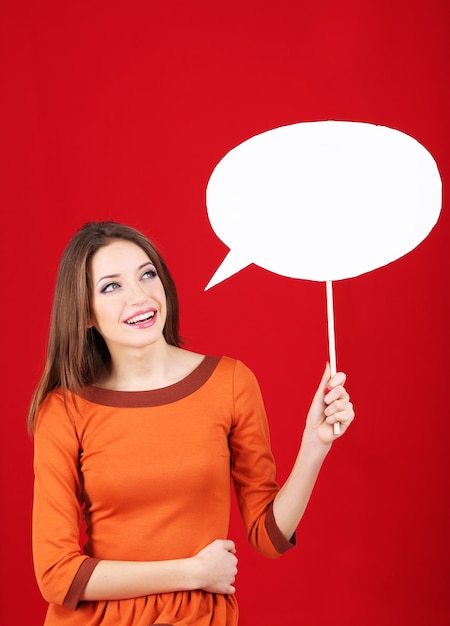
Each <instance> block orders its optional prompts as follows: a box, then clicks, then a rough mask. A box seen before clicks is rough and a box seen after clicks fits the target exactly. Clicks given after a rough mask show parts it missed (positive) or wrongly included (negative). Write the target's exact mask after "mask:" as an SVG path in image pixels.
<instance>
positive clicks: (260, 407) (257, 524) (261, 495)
mask: <svg viewBox="0 0 450 626" xmlns="http://www.w3.org/2000/svg"><path fill="white" fill-rule="evenodd" d="M233 396H234V418H233V425H232V428H231V432H230V437H229V440H230V449H231V458H232V465H231V472H232V477H233V482H234V486H235V490H236V496H237V500H238V504H239V508H240V511H241V515H242V519H243V521H244V525H245V528H246V531H247V536H248V539H249V541H250V543H251V545H252V546H253V547H254V548H255V549H256V550H257V551H258V552H260V553H261V554H263V555H264V556H267V557H269V558H276V557H278V556H279V555H280V554H283V553H284V552H286V551H287V550H289V549H290V548H292V547H294V545H295V535H293V537H291V539H290V541H288V540H287V539H286V538H285V536H284V535H283V534H282V532H281V531H280V529H279V528H278V526H277V524H276V521H275V518H274V514H273V500H274V498H275V496H276V494H277V493H278V491H279V486H278V484H277V482H276V479H275V461H274V458H273V454H272V450H271V447H270V434H269V426H268V423H267V417H266V411H265V408H264V402H263V399H262V395H261V391H260V388H259V384H258V381H257V380H256V377H255V375H254V374H253V373H252V372H251V370H250V369H249V368H247V367H246V366H245V365H244V364H243V363H241V362H240V361H236V366H235V370H234V377H233Z"/></svg>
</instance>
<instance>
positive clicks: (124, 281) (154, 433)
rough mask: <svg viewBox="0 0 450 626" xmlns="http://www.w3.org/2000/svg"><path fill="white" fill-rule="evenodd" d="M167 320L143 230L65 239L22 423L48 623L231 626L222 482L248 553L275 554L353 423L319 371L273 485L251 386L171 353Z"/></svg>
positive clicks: (212, 361)
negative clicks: (291, 456) (297, 442)
mask: <svg viewBox="0 0 450 626" xmlns="http://www.w3.org/2000/svg"><path fill="white" fill-rule="evenodd" d="M178 316H179V315H178V301H177V295H176V289H175V285H174V283H173V280H172V278H171V276H170V273H169V271H168V269H167V267H166V265H165V263H164V261H163V259H162V258H161V256H160V254H159V253H158V251H157V250H156V249H155V247H154V246H153V245H152V243H151V242H150V241H149V240H148V239H147V238H146V237H145V236H144V235H143V234H141V233H140V232H138V231H136V230H135V229H133V228H130V227H129V226H126V225H122V224H117V223H114V222H92V223H88V224H86V225H85V226H84V227H82V228H81V229H80V230H79V231H78V232H77V233H76V234H75V236H74V237H73V239H72V240H71V241H70V242H69V244H68V246H67V248H66V250H65V252H64V254H63V256H62V259H61V264H60V267H59V272H58V278H57V283H56V289H55V297H54V304H53V311H52V319H51V325H50V335H49V346H48V356H47V362H46V366H45V370H44V373H43V376H42V378H41V381H40V383H39V385H38V387H37V389H36V392H35V394H34V398H33V402H32V405H31V408H30V413H29V427H30V429H31V431H32V432H34V437H35V493H34V508H33V550H34V562H35V570H36V576H37V580H38V584H39V587H40V589H41V592H42V594H43V596H44V597H45V598H46V600H47V601H48V602H49V607H48V611H47V617H46V621H45V625H46V626H53V625H58V626H61V625H65V624H67V625H71V626H75V625H80V626H97V625H100V624H101V625H102V626H105V625H111V626H122V625H123V626H149V625H150V624H159V625H160V626H161V625H163V624H165V625H166V626H167V625H170V626H175V625H179V626H181V625H183V626H187V625H192V626H194V625H195V626H235V625H236V624H237V615H238V611H237V603H236V599H235V596H234V592H235V586H234V584H235V577H236V573H237V558H236V556H235V546H234V543H233V541H231V540H229V539H228V538H227V533H228V523H229V513H230V482H231V480H232V482H233V483H234V488H235V490H236V494H237V499H238V503H239V507H240V511H241V514H242V518H243V522H244V525H245V527H246V530H247V534H248V538H249V541H250V542H251V544H252V545H253V546H254V548H255V549H256V550H258V551H259V552H261V553H262V554H264V555H266V556H267V557H269V558H275V557H277V556H278V555H280V554H282V553H283V552H285V551H286V550H288V549H290V548H291V547H292V546H293V545H294V544H295V530H296V527H297V525H298V523H299V521H300V519H301V517H302V515H303V512H304V510H305V508H306V505H307V503H308V499H309V497H310V494H311V491H312V489H313V486H314V483H315V480H316V478H317V475H318V472H319V470H320V467H321V464H322V462H323V460H324V458H325V456H326V455H327V453H328V451H329V449H330V447H331V444H332V442H333V440H334V439H336V438H337V436H336V435H334V434H333V424H334V423H335V422H336V421H339V422H340V424H341V429H340V432H341V435H340V436H342V434H344V433H345V431H346V430H347V428H348V426H349V425H350V423H351V422H352V420H353V417H354V413H353V408H352V404H351V402H350V399H349V396H348V394H347V392H346V390H345V388H344V386H343V385H344V382H345V375H344V374H343V373H337V374H336V375H335V376H333V377H332V378H330V374H329V370H328V368H327V369H326V370H325V372H324V374H323V377H322V380H321V382H320V385H319V388H318V390H317V392H316V394H315V396H314V399H313V401H312V404H311V408H310V410H309V413H308V416H307V419H306V425H305V429H304V434H303V439H302V443H301V446H300V451H299V453H298V457H297V459H296V461H295V464H294V467H293V469H292V472H291V474H290V476H289V478H288V480H287V482H286V483H285V485H284V486H283V487H282V488H280V487H279V486H278V484H277V483H276V480H275V465H274V460H273V457H272V453H271V450H270V443H269V432H268V426H267V420H266V415H265V410H264V405H263V401H262V398H261V393H260V390H259V386H258V383H257V381H256V379H255V376H254V375H253V374H252V372H251V371H250V370H249V369H248V368H247V367H246V366H245V365H243V363H241V362H240V361H237V360H234V359H231V358H229V357H220V358H216V357H212V356H204V355H201V354H196V353H194V352H190V351H188V350H185V349H183V348H181V347H180V338H179V334H178ZM230 478H231V480H230ZM82 516H84V518H85V523H86V531H85V533H86V536H87V543H86V546H85V547H84V549H81V548H80V523H81V518H82Z"/></svg>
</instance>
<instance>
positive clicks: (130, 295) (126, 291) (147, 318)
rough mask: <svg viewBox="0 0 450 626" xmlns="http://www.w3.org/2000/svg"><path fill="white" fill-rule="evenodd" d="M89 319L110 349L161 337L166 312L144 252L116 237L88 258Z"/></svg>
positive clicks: (157, 280) (159, 284) (140, 344)
mask: <svg viewBox="0 0 450 626" xmlns="http://www.w3.org/2000/svg"><path fill="white" fill-rule="evenodd" d="M90 271H91V279H92V293H91V313H92V319H91V323H92V325H93V326H95V328H96V329H97V330H98V332H99V333H100V334H101V335H102V337H103V339H104V340H105V342H106V344H107V346H108V348H109V350H110V352H111V353H113V352H114V349H115V348H117V347H143V346H147V345H150V344H152V343H155V342H157V341H160V340H163V341H164V338H163V329H164V324H165V322H166V316H167V304H166V295H165V292H164V287H163V284H162V282H161V279H160V278H159V276H158V274H157V272H156V269H155V266H154V265H153V263H152V262H151V260H150V259H149V257H148V256H147V254H146V253H145V252H144V250H142V248H140V247H139V246H137V245H136V244H134V243H132V242H131V241H125V240H117V241H114V242H112V243H110V244H108V245H107V246H104V247H103V248H100V249H99V250H97V252H96V253H95V254H94V255H93V257H92V259H91V266H90Z"/></svg>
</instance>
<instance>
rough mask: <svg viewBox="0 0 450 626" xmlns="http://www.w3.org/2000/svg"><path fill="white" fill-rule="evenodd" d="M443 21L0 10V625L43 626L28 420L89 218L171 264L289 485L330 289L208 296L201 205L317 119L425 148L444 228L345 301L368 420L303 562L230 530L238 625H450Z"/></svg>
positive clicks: (278, 283)
mask: <svg viewBox="0 0 450 626" xmlns="http://www.w3.org/2000/svg"><path fill="white" fill-rule="evenodd" d="M449 7H450V5H449V4H448V2H447V1H446V0H396V1H394V2H393V1H392V0H365V1H364V2H361V1H360V0H341V2H335V1H334V0H315V1H314V2H312V1H311V2H304V1H301V0H277V1H274V0H273V1H270V0H239V1H238V0H227V1H226V2H225V1H221V0H218V1H216V2H211V1H209V2H208V1H206V0H204V1H200V0H191V1H190V2H182V1H180V0H174V1H172V2H164V1H163V2H151V1H150V0H145V1H144V0H137V1H130V2H117V1H113V0H109V1H108V2H106V1H101V2H100V1H97V2H96V1H93V2H85V1H84V0H83V1H77V2H60V1H57V0H47V1H46V0H39V1H36V2H31V1H28V2H27V1H25V0H3V2H2V5H1V9H0V10H1V16H0V18H1V19H0V46H1V58H0V63H1V75H0V81H1V82H0V84H1V85H2V87H3V96H2V98H1V103H0V107H1V112H2V115H1V118H0V128H1V135H2V136H3V139H1V141H0V155H1V157H0V158H1V159H2V161H3V163H2V167H1V169H0V176H1V183H0V194H1V203H2V233H3V242H2V246H1V255H2V264H1V268H2V273H3V275H2V293H3V295H2V307H1V308H2V314H3V324H2V329H3V337H2V348H3V349H2V356H3V365H4V367H5V368H6V376H4V378H3V382H4V390H3V393H2V417H1V422H0V428H1V433H0V435H1V437H0V445H1V447H2V450H1V456H0V464H1V465H0V470H1V474H0V477H1V490H0V497H1V503H0V504H1V518H0V525H1V526H0V532H1V536H2V550H1V558H0V569H1V574H2V584H1V585H0V617H1V619H0V621H1V623H2V624H8V625H9V624H11V625H12V624H19V623H20V624H27V625H29V626H33V625H35V624H36V625H39V624H41V623H42V620H43V615H44V611H45V604H44V602H43V601H42V599H41V598H40V595H39V592H38V591H37V588H36V584H35V580H34V574H33V570H32V562H31V554H30V511H31V493H32V467H31V462H32V442H31V440H30V438H29V437H28V435H27V433H26V430H25V426H24V420H25V414H26V411H27V406H28V402H29V399H30V395H31V393H32V390H33V388H34V385H35V384H36V382H37V380H38V376H39V373H40V368H41V366H42V362H43V357H44V349H45V340H46V334H47V325H48V317H49V310H50V305H51V297H52V290H53V283H54V278H55V272H56V266H57V262H58V259H59V257H60V254H61V251H62V248H63V247H64V245H65V243H66V241H67V240H68V238H69V237H70V236H71V235H72V233H73V232H74V230H75V229H76V228H78V227H79V226H80V225H81V224H82V223H83V222H85V221H87V220H89V219H109V218H112V219H115V220H120V221H125V222H129V223H130V224H132V225H134V226H137V227H138V228H141V229H143V230H144V231H145V232H146V233H147V234H149V235H150V236H151V237H152V238H153V239H154V240H155V241H156V243H157V244H158V245H159V246H160V248H161V249H162V251H163V252H164V253H165V256H166V257H167V260H168V262H169V265H170V266H171V268H172V270H173V273H174V275H175V278H176V280H177V283H178V285H179V291H180V298H181V306H182V320H183V321H182V332H183V334H184V335H185V336H186V337H187V338H188V345H189V346H190V347H191V348H192V349H195V350H198V351H204V352H208V353H215V354H221V353H226V354H229V355H231V356H236V357H239V358H240V359H242V360H243V361H244V362H246V363H247V364H248V365H250V366H251V367H252V368H253V369H254V371H255V372H256V374H257V375H258V377H259V380H260V382H261V386H262V389H263V393H264V397H265V399H266V405H267V410H268V414H269V420H270V425H271V431H272V439H273V447H274V451H275V454H276V457H277V460H278V469H279V478H280V480H283V479H284V478H285V477H286V474H287V472H288V469H289V467H290V464H291V463H292V461H293V458H294V455H295V453H296V450H297V446H298V441H299V438H300V435H301V431H302V425H303V420H304V414H305V411H306V410H307V407H308V405H309V400H310V397H311V395H312V393H313V391H314V389H315V385H316V383H317V382H318V380H319V378H320V375H321V372H322V368H323V366H324V363H325V360H326V358H327V344H326V317H325V287H324V285H323V284H321V283H313V282H308V281H301V280H294V279H289V278H283V277H281V276H277V275H275V274H272V273H270V272H267V271H265V270H262V269H260V268H258V267H255V266H250V267H248V268H246V269H244V270H242V272H240V273H238V274H237V275H235V276H234V277H232V278H231V279H229V280H227V281H225V282H224V283H221V284H220V285H218V286H216V287H214V288H213V289H211V290H210V291H208V292H206V293H205V292H204V291H203V289H204V287H205V285H206V284H207V282H208V281H209V279H210V277H211V276H212V273H213V272H214V271H215V269H216V268H217V267H218V265H219V263H220V262H221V261H222V259H223V257H224V255H225V252H226V251H227V249H226V247H225V246H224V245H223V244H222V243H221V242H220V241H219V240H218V239H217V237H216V235H215V234H214V232H213V231H212V229H211V227H210V224H209V222H208V218H207V213H206V208H205V187H206V184H207V182H208V178H209V175H210V174H211V171H212V169H213V168H214V166H215V165H216V164H217V162H218V161H219V160H220V159H221V158H222V157H223V156H224V155H225V153H226V152H227V151H228V150H230V149H231V148H232V147H234V146H236V145H237V144H239V143H241V142H242V141H244V140H245V139H247V138H249V137H251V136H252V135H255V134H257V133H260V132H263V131H265V130H268V129H270V128H274V127H276V126H280V125H285V124H291V123H295V122H301V121H312V120H327V119H334V120H353V121H364V122H370V123H375V124H380V125H385V126H389V127H392V128H396V129H398V130H400V131H402V132H404V133H406V134H409V135H411V136H413V137H414V138H415V139H417V140H418V141H419V142H420V143H422V144H423V145H424V146H425V147H426V148H427V149H428V150H429V151H430V152H431V154H432V155H433V157H434V158H435V160H436V162H437V163H438V166H439V169H440V172H441V176H442V180H443V210H442V214H441V217H440V219H439V222H438V224H437V225H436V227H435V228H434V229H433V231H432V232H431V234H430V235H429V237H428V238H427V239H426V240H425V241H424V242H423V243H422V244H421V245H420V246H418V247H417V248H416V249H415V250H414V251H413V252H411V253H410V254H408V255H407V256H405V257H403V258H402V259H400V260H398V261H396V262H394V263H392V264H390V265H389V266H387V267H384V268H382V269H379V270H377V271H374V272H371V273H369V274H366V275H363V276H360V277H358V278H354V279H351V280H347V281H342V282H339V283H336V284H335V308H336V313H335V314H336V333H337V337H336V341H337V351H338V365H339V366H340V367H341V368H342V369H344V370H346V371H347V373H348V377H349V378H348V387H349V390H350V391H351V393H352V396H353V399H354V402H355V405H356V409H357V414H358V420H357V422H355V424H354V426H353V427H352V429H351V431H350V432H349V434H348V436H346V437H345V438H344V439H343V440H342V441H339V442H338V443H337V444H336V445H335V447H334V449H333V451H332V454H331V456H330V457H329V458H328V459H327V461H326V463H325V466H324V468H323V472H322V474H321V476H320V478H319V482H318V485H317V488H316V491H315V493H314V495H313V498H312V501H311V504H310V508H309V509H308V511H307V514H306V516H305V518H304V521H303V523H302V525H301V528H300V530H299V533H298V543H299V546H298V548H297V549H296V550H295V551H291V552H290V553H289V554H287V555H286V556H284V557H283V558H282V559H279V560H278V561H276V562H272V561H265V560H264V559H263V558H262V557H260V556H259V555H257V554H255V553H253V552H251V551H250V549H249V548H248V547H247V545H246V540H245V538H244V537H243V535H242V529H241V526H240V521H239V519H238V518H237V517H236V516H234V517H233V521H232V532H231V535H232V537H233V538H235V539H236V541H237V543H238V550H239V553H240V558H241V565H240V574H239V580H238V594H239V596H238V597H239V600H240V605H241V625H242V626H255V625H256V624H257V625H258V626H274V625H278V624H286V625H287V626H296V625H297V624H302V626H331V625H333V626H353V625H355V626H361V624H364V626H379V625H380V624H383V626H400V625H405V626H406V625H407V626H422V625H428V624H433V626H443V625H444V624H445V625H448V624H449V623H450V602H449V595H448V590H449V585H450V574H449V562H450V559H449V557H450V554H449V552H450V550H449V548H450V539H449V535H450V533H449V532H448V529H449V522H450V520H449V497H448V494H449V487H450V484H449V483H450V480H449V477H450V471H449V469H450V467H449V452H448V442H449V440H450V417H449V410H448V402H449V397H450V392H449V382H448V381H449V366H448V363H449V356H448V354H449V348H450V345H449V344H450V342H449V337H450V333H449V330H448V322H449V313H450V310H449V309H450V299H449V280H448V279H449V275H450V245H449V232H450V230H449V228H450V224H449V220H450V217H449V210H448V206H447V204H448V200H447V197H446V189H447V187H446V185H447V184H448V182H449V177H450V150H449V145H450V141H449V140H450V127H449V111H450V81H449V70H450V63H449V61H448V59H449V58H450V43H449V42H450V26H449V25H450V8H449ZM337 245H338V242H337ZM18 615H19V616H20V617H17V616H18Z"/></svg>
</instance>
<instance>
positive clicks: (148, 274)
mask: <svg viewBox="0 0 450 626" xmlns="http://www.w3.org/2000/svg"><path fill="white" fill-rule="evenodd" d="M156 276H158V272H157V271H156V270H147V271H145V272H144V273H143V275H142V278H144V279H146V278H155V277H156Z"/></svg>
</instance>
